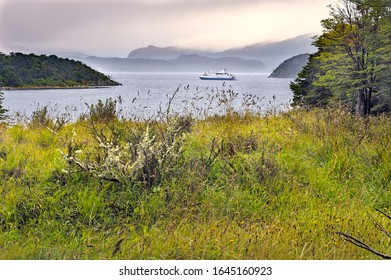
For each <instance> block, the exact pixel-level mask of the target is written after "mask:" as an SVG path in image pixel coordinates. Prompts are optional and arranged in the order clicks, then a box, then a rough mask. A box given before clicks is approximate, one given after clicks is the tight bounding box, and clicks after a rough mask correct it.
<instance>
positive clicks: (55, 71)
mask: <svg viewBox="0 0 391 280" xmlns="http://www.w3.org/2000/svg"><path fill="white" fill-rule="evenodd" d="M116 85H119V83H117V82H115V81H113V80H111V79H110V78H109V77H108V76H106V75H104V74H102V73H100V72H98V71H95V70H93V69H92V68H90V67H88V66H87V65H85V64H83V63H81V62H79V61H75V60H71V59H67V58H65V59H64V58H59V57H57V56H55V55H50V56H46V55H35V54H22V53H11V54H9V55H6V54H3V53H0V88H45V87H55V88H58V87H64V88H68V87H89V86H116Z"/></svg>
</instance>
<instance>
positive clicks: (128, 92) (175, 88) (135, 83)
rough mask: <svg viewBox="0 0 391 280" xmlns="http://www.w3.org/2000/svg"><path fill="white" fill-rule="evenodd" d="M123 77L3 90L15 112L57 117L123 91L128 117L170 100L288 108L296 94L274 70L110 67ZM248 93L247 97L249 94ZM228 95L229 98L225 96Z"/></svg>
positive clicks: (177, 105)
mask: <svg viewBox="0 0 391 280" xmlns="http://www.w3.org/2000/svg"><path fill="white" fill-rule="evenodd" d="M107 74H108V75H110V76H111V77H112V78H113V79H114V80H116V81H118V82H120V83H122V84H123V85H122V86H119V87H108V88H94V89H66V90H64V89H46V90H13V91H3V92H4V100H3V106H4V108H6V109H8V110H9V113H8V114H9V115H10V116H11V117H13V116H15V115H19V116H20V115H22V116H30V115H31V114H32V112H33V111H35V110H37V109H38V108H42V107H44V106H47V107H48V109H49V111H50V112H51V115H52V117H55V116H60V115H68V116H70V118H71V119H75V118H77V117H78V116H80V115H81V114H83V113H86V112H87V111H88V105H90V104H95V103H97V102H98V100H102V101H105V100H106V99H108V98H110V97H111V98H113V99H116V98H118V97H119V96H120V97H121V104H119V105H118V106H119V109H121V110H122V115H123V116H124V117H127V118H149V117H153V116H156V114H157V112H158V111H159V110H166V109H167V107H168V105H167V104H168V101H169V100H170V98H171V97H172V96H173V95H174V93H176V94H175V98H174V100H173V101H172V102H171V107H170V108H171V110H172V111H175V112H178V113H180V112H192V113H193V114H195V115H198V116H199V117H202V115H203V114H207V113H209V114H210V113H224V110H226V109H227V107H228V106H231V107H233V108H234V109H235V110H237V111H241V110H253V111H266V110H270V109H276V110H283V109H284V108H285V109H286V108H287V107H288V105H289V103H290V101H291V99H292V92H291V91H290V88H289V82H290V79H270V78H267V76H268V74H236V77H237V80H236V81H226V82H224V81H202V80H200V79H199V78H198V75H199V73H126V72H120V73H119V72H118V73H107ZM245 99H247V100H245ZM224 101H225V102H224Z"/></svg>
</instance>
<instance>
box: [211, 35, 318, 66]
mask: <svg viewBox="0 0 391 280" xmlns="http://www.w3.org/2000/svg"><path fill="white" fill-rule="evenodd" d="M312 37H313V36H312V35H311V34H305V35H301V36H298V37H295V38H291V39H287V40H284V41H280V42H274V43H267V44H265V43H258V44H253V45H250V46H247V47H243V48H237V49H230V50H226V51H224V52H221V53H218V54H217V55H219V56H235V57H240V58H244V59H246V58H247V59H251V58H252V59H254V58H255V59H259V60H262V61H263V62H264V63H265V64H266V65H267V66H268V67H270V68H271V69H274V68H276V67H277V66H278V65H279V63H281V61H284V60H286V59H288V58H290V57H292V56H295V55H297V54H298V53H313V52H316V50H317V49H316V48H315V47H314V46H312V41H313V39H312Z"/></svg>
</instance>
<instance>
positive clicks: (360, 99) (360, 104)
mask: <svg viewBox="0 0 391 280" xmlns="http://www.w3.org/2000/svg"><path fill="white" fill-rule="evenodd" d="M371 97H372V90H371V89H369V88H364V89H359V90H358V92H357V97H356V114H358V115H359V116H361V117H365V116H367V115H369V114H371Z"/></svg>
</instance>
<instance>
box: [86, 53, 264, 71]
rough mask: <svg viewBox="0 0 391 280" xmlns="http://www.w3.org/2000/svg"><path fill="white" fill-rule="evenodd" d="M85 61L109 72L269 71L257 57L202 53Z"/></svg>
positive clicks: (96, 58)
mask: <svg viewBox="0 0 391 280" xmlns="http://www.w3.org/2000/svg"><path fill="white" fill-rule="evenodd" d="M83 61H84V62H85V63H86V64H87V65H90V66H91V67H93V68H95V69H100V70H101V71H108V72H110V71H113V72H114V71H124V72H126V71H129V72H205V71H208V70H210V69H215V70H217V69H223V68H227V69H230V71H233V72H243V73H250V72H251V73H254V72H255V73H262V72H268V71H269V70H268V68H267V67H266V66H265V64H264V63H263V62H262V61H259V60H255V59H241V58H237V57H221V58H213V57H206V56H200V55H181V56H179V57H177V58H175V59H147V58H103V57H88V58H86V59H83Z"/></svg>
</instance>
